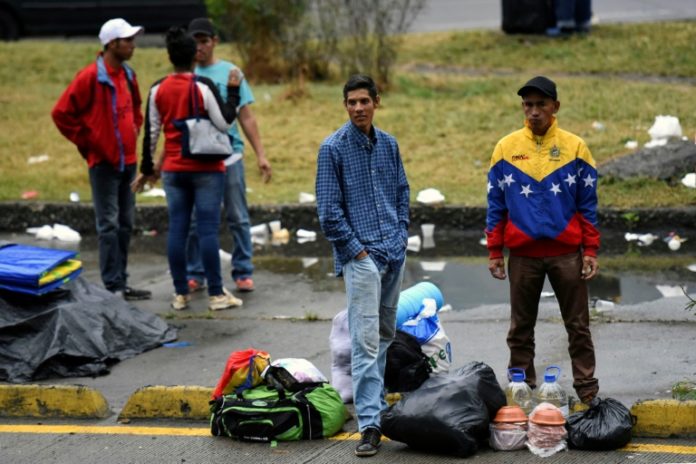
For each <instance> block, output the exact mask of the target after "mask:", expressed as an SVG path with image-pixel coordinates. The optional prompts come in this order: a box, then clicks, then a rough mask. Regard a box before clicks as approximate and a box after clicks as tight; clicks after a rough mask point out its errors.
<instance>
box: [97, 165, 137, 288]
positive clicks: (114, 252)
mask: <svg viewBox="0 0 696 464" xmlns="http://www.w3.org/2000/svg"><path fill="white" fill-rule="evenodd" d="M135 171H136V165H135V164H129V165H127V166H125V168H124V170H123V172H119V171H118V170H117V169H116V168H115V167H114V166H112V165H111V164H109V163H101V164H97V165H95V166H93V167H91V168H90V169H89V182H90V184H91V186H92V202H93V204H94V216H95V219H96V226H97V236H98V237H99V269H100V271H101V278H102V282H104V287H106V288H107V290H110V291H112V292H114V291H117V290H123V289H125V288H126V282H127V280H128V273H127V272H126V268H127V265H128V246H129V245H130V236H131V232H132V231H133V217H134V215H135V195H134V194H133V192H131V189H130V184H131V182H133V179H134V177H135Z"/></svg>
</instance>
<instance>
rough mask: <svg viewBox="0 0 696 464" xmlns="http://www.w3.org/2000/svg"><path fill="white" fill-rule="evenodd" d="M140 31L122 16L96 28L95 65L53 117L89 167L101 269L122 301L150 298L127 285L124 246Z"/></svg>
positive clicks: (138, 116)
mask: <svg viewBox="0 0 696 464" xmlns="http://www.w3.org/2000/svg"><path fill="white" fill-rule="evenodd" d="M142 31H143V28H142V27H141V26H131V25H130V24H128V22H127V21H125V20H124V19H121V18H116V19H110V20H109V21H107V22H105V23H104V25H103V26H102V27H101V30H100V31H99V40H100V41H101V44H102V46H103V50H102V52H100V53H99V55H98V56H97V59H96V61H95V62H94V63H92V64H90V65H88V66H87V67H85V68H84V69H82V70H81V71H80V72H78V73H77V76H75V79H74V80H73V81H72V82H71V83H70V85H69V86H68V88H67V89H66V90H65V92H63V94H62V95H61V97H60V99H59V100H58V102H57V103H56V105H55V107H54V108H53V111H52V112H51V116H52V117H53V122H54V123H55V124H56V126H57V127H58V130H60V132H61V133H62V134H63V135H64V136H65V137H66V138H67V139H68V140H70V141H71V142H73V143H74V144H75V145H76V146H77V150H78V151H79V152H80V155H82V157H83V158H84V159H85V160H86V161H87V165H88V166H89V181H90V186H91V188H92V203H93V205H94V214H95V219H96V227H97V236H98V238H99V270H100V272H101V278H102V282H103V283H104V287H106V289H107V290H109V291H111V292H113V293H115V294H117V295H119V296H121V297H123V298H125V299H126V300H144V299H149V298H150V297H151V296H152V294H151V292H150V291H148V290H138V289H135V288H132V287H129V286H128V272H127V266H128V247H129V245H130V237H131V233H132V231H133V219H134V216H135V196H134V194H133V192H131V189H130V184H131V182H132V181H133V179H134V177H135V173H136V165H137V157H136V143H137V139H138V132H139V131H140V127H141V126H142V124H143V114H142V111H141V109H140V104H141V99H140V90H139V88H138V80H137V79H136V76H135V72H134V71H133V70H132V69H131V68H130V67H129V66H128V65H126V63H125V62H126V61H128V60H130V59H131V57H132V56H133V52H134V51H135V37H136V35H138V34H140V33H141V32H142Z"/></svg>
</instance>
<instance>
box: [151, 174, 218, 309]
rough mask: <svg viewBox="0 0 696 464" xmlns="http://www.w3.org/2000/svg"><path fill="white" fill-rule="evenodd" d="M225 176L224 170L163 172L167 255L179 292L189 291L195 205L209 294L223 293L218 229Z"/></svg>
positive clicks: (180, 293)
mask: <svg viewBox="0 0 696 464" xmlns="http://www.w3.org/2000/svg"><path fill="white" fill-rule="evenodd" d="M224 179H225V175H224V174H223V173H222V172H172V171H168V172H163V173H162V183H163V185H164V191H165V192H166V194H167V209H168V213H169V236H168V238H167V257H168V258H169V270H170V272H171V274H172V280H173V281H174V289H175V291H176V293H177V294H179V295H186V294H188V292H189V288H188V280H187V277H186V253H185V249H186V239H187V237H188V233H189V224H190V222H191V212H192V211H193V208H194V206H195V208H196V224H197V228H198V235H199V237H200V248H201V258H202V262H203V269H204V272H205V277H206V279H207V280H208V294H209V295H211V296H214V295H221V294H222V275H221V273H220V253H219V249H220V242H219V239H218V231H219V229H220V202H221V201H222V190H223V185H224Z"/></svg>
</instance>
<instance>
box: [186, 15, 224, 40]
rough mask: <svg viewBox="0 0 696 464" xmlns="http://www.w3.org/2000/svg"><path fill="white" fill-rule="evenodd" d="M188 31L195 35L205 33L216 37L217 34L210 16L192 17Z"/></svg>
mask: <svg viewBox="0 0 696 464" xmlns="http://www.w3.org/2000/svg"><path fill="white" fill-rule="evenodd" d="M188 33H189V34H191V35H193V36H195V35H198V34H203V35H207V36H210V37H215V36H216V35H217V33H216V32H215V26H213V23H212V21H210V20H209V19H208V18H196V19H192V20H191V22H190V23H189V25H188Z"/></svg>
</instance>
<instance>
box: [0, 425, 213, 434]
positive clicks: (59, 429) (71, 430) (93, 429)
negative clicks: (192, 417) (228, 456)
mask: <svg viewBox="0 0 696 464" xmlns="http://www.w3.org/2000/svg"><path fill="white" fill-rule="evenodd" d="M0 433H37V434H41V433H50V434H61V435H68V434H84V435H172V436H189V437H205V436H210V429H209V428H205V429H204V428H200V427H195V428H194V427H136V426H130V425H124V426H119V425H116V426H89V425H0Z"/></svg>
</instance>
